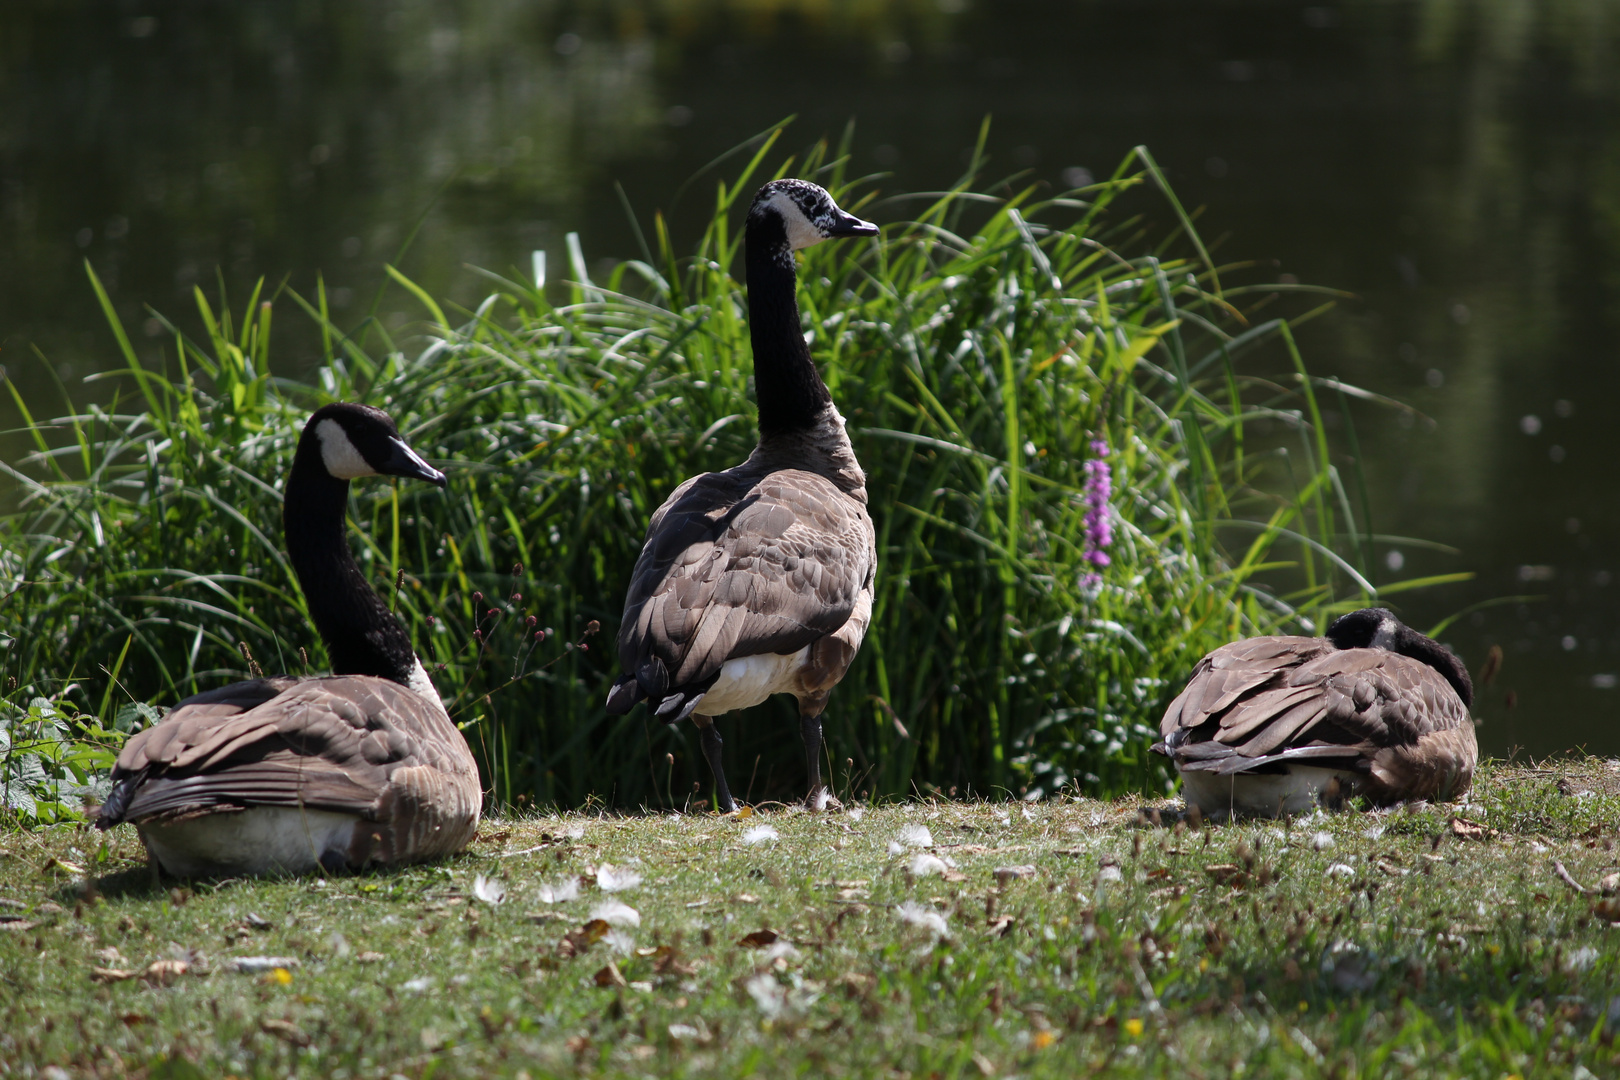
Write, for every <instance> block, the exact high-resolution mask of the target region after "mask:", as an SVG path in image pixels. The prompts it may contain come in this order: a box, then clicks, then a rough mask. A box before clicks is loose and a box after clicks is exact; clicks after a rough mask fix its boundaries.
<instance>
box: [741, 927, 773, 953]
mask: <svg viewBox="0 0 1620 1080" xmlns="http://www.w3.org/2000/svg"><path fill="white" fill-rule="evenodd" d="M781 936H782V935H781V934H778V933H777V932H776V931H775V930H755V931H754V932H753V933H752V934H745V935H743V937H742V938H741V939H740V940H738V942H737V944H739V945H741V946H743V947H744V948H747V949H763V948H764V947H765V946H767V945H770V944H772V943H774V942H775V941H776V939H777V938H779V937H781Z"/></svg>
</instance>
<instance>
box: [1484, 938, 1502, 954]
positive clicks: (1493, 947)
mask: <svg viewBox="0 0 1620 1080" xmlns="http://www.w3.org/2000/svg"><path fill="white" fill-rule="evenodd" d="M1485 951H1486V952H1488V953H1490V954H1491V955H1492V956H1497V955H1499V954H1500V953H1501V952H1502V946H1500V945H1498V944H1497V943H1496V942H1494V941H1493V942H1491V943H1490V944H1489V945H1487V946H1485Z"/></svg>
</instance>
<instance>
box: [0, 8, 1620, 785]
mask: <svg viewBox="0 0 1620 1080" xmlns="http://www.w3.org/2000/svg"><path fill="white" fill-rule="evenodd" d="M1617 46H1620V2H1616V0H1565V2H1564V3H1561V4H1557V5H1551V4H1549V5H1539V6H1538V5H1529V4H1523V3H1519V2H1516V0H1501V2H1497V0H1475V2H1472V3H1470V2H1468V0H1432V2H1423V3H1395V2H1357V0H1346V2H1343V3H1339V4H1326V5H1312V4H1303V3H1282V2H1260V0H1256V2H1233V0H1224V2H1206V3H1200V4H1186V3H1155V2H1149V0H1118V2H1095V3H1084V2H1072V3H1055V2H1033V0H1031V2H1020V0H994V2H992V0H912V2H909V3H896V4H890V5H884V4H879V3H857V2H854V0H749V2H747V3H743V2H741V0H736V2H733V3H725V2H719V0H715V2H696V3H681V2H678V0H667V2H662V3H652V2H638V0H621V2H618V3H614V4H611V5H609V4H565V3H544V2H542V3H535V2H531V0H523V2H519V0H506V2H502V0H482V2H479V3H472V2H466V3H451V2H426V0H424V2H417V3H411V2H392V3H388V2H382V0H296V2H293V0H274V2H271V0H258V2H253V0H233V2H224V0H219V2H213V3H209V2H203V0H192V2H184V3H183V2H174V3H155V2H154V3H146V4H141V3H134V2H125V0H120V2H110V0H94V2H92V0H81V2H73V0H49V2H47V0H8V2H7V3H5V4H3V5H0V252H3V253H4V258H3V259H0V349H3V351H0V363H3V364H4V365H5V366H6V368H7V370H8V371H9V374H10V377H11V378H12V379H14V380H16V381H17V382H18V383H19V384H20V385H21V386H22V387H23V389H24V391H25V393H26V394H28V395H30V396H31V397H34V398H43V396H44V395H46V394H47V393H54V391H52V390H51V389H50V385H51V380H50V372H51V371H52V370H54V371H55V372H56V374H57V375H59V376H60V377H61V378H62V379H63V380H64V382H65V383H66V385H67V386H68V387H69V389H70V390H71V391H72V392H74V393H75V394H83V393H90V392H94V388H93V387H92V388H84V387H82V386H81V384H80V380H81V379H82V378H83V376H84V375H85V374H87V373H89V372H91V371H94V370H95V369H96V368H97V367H99V366H105V365H108V364H109V363H110V362H111V360H112V358H113V344H112V342H111V340H110V338H109V336H108V334H107V332H106V330H105V327H104V324H103V322H102V320H101V319H100V317H99V315H98V314H97V312H96V310H95V307H94V304H93V300H92V297H91V294H90V292H89V290H88V288H87V286H86V284H85V279H84V275H83V272H82V261H83V259H85V258H86V257H88V258H89V259H90V261H91V262H92V263H93V264H94V265H95V267H96V268H97V270H98V271H99V272H100V273H101V274H102V275H103V277H104V279H105V280H106V282H107V283H108V285H109V287H110V288H111V290H112V294H113V296H114V298H115V301H116V303H117V305H118V307H119V309H120V310H121V311H122V312H123V313H124V315H125V318H126V320H127V321H128V324H129V325H131V326H132V327H134V328H135V329H136V331H137V333H136V337H137V341H138V342H139V343H141V344H142V345H143V347H148V348H151V349H154V350H155V349H156V348H157V344H156V342H153V341H150V340H149V339H147V338H145V337H143V336H142V332H141V328H142V327H143V324H144V323H145V320H146V314H145V313H144V311H143V309H142V304H144V303H150V304H151V305H153V306H154V307H156V308H158V309H160V310H163V311H165V312H166V313H171V314H175V315H181V316H183V317H189V314H190V311H191V307H190V300H189V294H190V291H191V289H192V287H193V286H194V285H196V284H202V285H204V287H205V288H208V289H210V290H211V289H212V283H213V281H214V278H215V273H216V268H218V270H219V272H220V273H221V274H222V275H223V278H224V280H225V282H226V283H227V285H228V286H229V287H230V289H231V290H232V292H233V294H234V295H236V296H238V297H241V296H243V295H245V292H246V289H247V288H248V287H249V286H250V284H251V282H252V280H253V279H255V278H256V277H258V276H259V275H267V276H269V277H270V278H271V279H272V280H273V281H274V280H279V279H280V278H281V277H282V276H283V275H291V281H292V283H293V285H294V286H295V287H299V288H301V289H308V288H310V287H311V286H312V285H313V281H314V276H315V273H316V271H317V270H320V271H321V272H323V273H324V274H325V277H326V281H327V283H328V285H329V287H331V288H332V289H333V295H334V300H335V303H336V304H337V305H338V306H339V308H340V312H339V313H340V315H343V316H347V317H350V318H357V317H358V316H359V314H360V313H361V312H362V311H364V310H365V308H366V307H367V306H368V305H369V303H370V298H371V296H372V293H373V290H375V288H376V286H377V284H378V282H379V280H380V278H381V273H380V266H381V264H382V263H383V262H384V261H385V260H391V259H393V258H394V256H395V254H396V252H397V251H398V249H399V248H400V245H401V244H402V242H403V241H404V239H405V237H406V236H407V234H409V233H410V231H411V230H412V228H413V227H414V226H415V225H416V223H417V222H418V220H420V223H421V227H420V232H419V233H418V235H417V237H416V240H415V243H414V245H413V246H412V247H411V249H410V251H409V253H408V255H407V256H406V257H405V259H404V268H405V269H406V271H407V272H408V273H410V274H412V275H413V276H415V277H416V278H417V279H418V280H420V281H422V282H423V283H424V284H425V285H426V286H427V287H428V288H429V289H430V290H431V291H432V292H434V293H436V294H439V295H450V296H454V297H457V298H459V299H461V300H463V301H470V300H473V299H475V298H476V296H477V295H479V291H480V290H479V286H478V284H477V279H476V278H475V277H474V276H473V275H472V274H471V272H469V271H468V270H466V269H465V267H466V266H467V265H469V264H470V265H479V266H485V267H490V268H493V269H497V270H505V269H507V268H509V267H525V268H526V267H527V266H528V265H529V259H530V252H532V251H534V250H536V249H540V250H545V251H547V252H549V253H550V255H551V258H552V260H553V261H554V265H555V264H556V260H559V259H561V258H562V257H563V251H564V247H563V237H564V234H565V233H567V232H568V231H571V230H577V231H579V232H580V233H581V234H582V238H583V243H584V247H585V250H586V251H587V252H588V253H589V254H590V255H591V256H592V257H602V256H610V255H618V256H625V255H631V254H634V252H635V247H634V244H635V240H634V237H633V234H632V232H631V231H630V229H629V228H628V226H627V225H626V218H625V214H624V211H623V208H622V206H621V203H620V200H619V196H618V194H617V193H616V192H615V189H614V187H613V182H614V181H616V180H617V181H619V182H620V183H621V184H622V186H623V189H624V192H625V195H626V197H627V198H628V199H629V201H630V202H631V204H632V205H633V206H634V207H636V209H637V210H638V212H640V213H642V214H643V216H645V215H647V214H648V213H650V211H651V210H652V209H653V208H655V207H663V208H665V209H670V207H671V201H672V199H673V194H674V192H675V190H676V189H677V188H678V186H679V184H680V183H681V181H682V180H684V179H685V178H687V177H688V176H690V175H691V174H692V173H693V172H694V171H696V170H697V169H699V168H700V167H702V166H703V165H704V164H705V163H706V162H708V161H710V160H711V159H712V158H714V157H715V156H716V155H717V154H719V153H721V152H723V151H725V150H726V149H728V148H730V147H732V146H734V145H736V144H737V143H738V142H740V141H741V140H743V139H745V138H746V137H748V136H749V135H751V134H753V133H754V132H756V131H758V130H760V129H762V128H765V127H766V126H768V125H769V124H771V123H773V122H775V121H777V120H779V119H780V118H782V117H783V116H785V115H787V114H789V113H796V114H797V115H798V116H799V120H798V122H797V123H796V124H795V126H794V127H793V128H792V129H791V132H790V136H789V139H788V143H789V144H793V145H803V144H805V143H808V142H810V141H812V140H813V139H814V138H816V137H817V136H819V135H821V134H823V133H832V134H835V135H836V134H837V133H838V132H839V131H841V130H842V128H843V126H844V124H845V123H846V122H847V121H848V120H850V119H851V118H854V119H855V120H856V121H857V124H858V132H859V141H858V143H857V147H858V153H857V162H856V163H857V165H859V166H860V167H862V168H863V169H871V170H879V169H887V170H891V171H892V172H893V173H894V177H895V179H894V181H893V186H895V187H907V188H928V187H933V186H937V185H940V184H942V183H945V182H948V181H949V180H950V179H952V178H953V177H954V176H955V175H956V174H957V173H958V171H959V170H960V167H961V165H962V162H963V159H964V154H965V151H966V150H967V148H968V147H969V146H970V145H971V144H972V142H973V139H974V136H975V134H976V132H977V129H978V126H979V124H980V121H981V120H982V118H983V117H984V116H985V115H986V114H991V115H993V117H994V126H993V134H992V138H991V144H990V146H991V151H992V153H993V154H994V158H995V165H996V168H998V169H1001V170H1003V171H1004V172H1011V171H1013V170H1015V169H1017V168H1029V169H1031V170H1033V171H1034V173H1035V175H1036V176H1037V177H1039V178H1043V179H1046V180H1049V181H1051V182H1053V183H1054V184H1056V183H1059V182H1061V181H1062V180H1063V179H1064V178H1065V176H1066V177H1067V178H1068V179H1069V180H1070V181H1073V180H1074V179H1075V178H1076V177H1078V176H1079V175H1080V173H1079V172H1078V170H1089V171H1091V172H1092V173H1103V172H1106V171H1108V170H1111V169H1112V168H1113V167H1114V166H1115V165H1116V164H1117V163H1118V162H1119V161H1120V159H1121V158H1122V157H1123V156H1124V155H1125V154H1126V152H1127V151H1128V150H1129V149H1130V148H1131V147H1132V146H1134V145H1136V144H1138V143H1146V144H1147V145H1149V146H1150V147H1151V148H1152V149H1153V151H1154V153H1155V155H1156V156H1157V157H1158V159H1159V160H1160V161H1161V162H1162V163H1163V164H1164V165H1165V166H1166V167H1167V168H1168V169H1169V170H1170V172H1171V175H1172V178H1173V181H1174V183H1175V184H1176V185H1177V186H1178V189H1179V190H1180V192H1181V194H1182V196H1183V198H1184V200H1185V201H1187V202H1189V203H1192V204H1204V205H1206V206H1207V211H1206V213H1205V216H1204V218H1203V228H1204V229H1205V231H1206V233H1207V235H1209V236H1211V237H1217V236H1220V237H1225V240H1224V243H1223V247H1222V254H1223V256H1227V257H1237V256H1239V255H1243V256H1252V257H1264V258H1274V259H1277V260H1279V261H1280V264H1281V268H1282V270H1284V271H1285V272H1288V273H1292V274H1294V275H1296V276H1297V277H1298V278H1300V279H1301V280H1303V281H1309V282H1315V283H1321V284H1329V285H1334V286H1339V287H1343V288H1346V289H1351V290H1354V291H1355V292H1356V293H1357V294H1358V296H1359V299H1358V300H1356V301H1354V302H1351V303H1348V304H1346V305H1344V306H1343V307H1342V308H1341V309H1339V310H1338V311H1336V312H1335V313H1333V314H1332V315H1330V316H1329V317H1327V318H1324V319H1321V320H1318V321H1317V322H1315V323H1313V324H1311V325H1310V326H1309V327H1307V328H1306V329H1305V330H1304V331H1303V334H1302V339H1303V345H1304V347H1305V349H1306V356H1307V359H1308V360H1309V362H1310V364H1311V366H1312V367H1313V369H1314V370H1315V371H1316V372H1317V373H1320V374H1326V375H1339V376H1342V377H1344V378H1345V379H1346V380H1348V381H1350V382H1353V383H1356V384H1359V385H1361V386H1365V387H1367V388H1370V389H1373V390H1376V391H1379V392H1381V393H1385V394H1390V395H1393V396H1395V397H1398V398H1401V399H1402V400H1405V401H1407V402H1410V403H1411V404H1413V405H1415V406H1416V407H1418V408H1419V409H1421V410H1422V412H1423V413H1424V414H1425V415H1426V416H1427V417H1430V418H1432V421H1433V423H1424V422H1415V423H1414V422H1410V421H1406V422H1404V423H1403V421H1402V420H1401V419H1400V418H1399V416H1398V415H1397V414H1395V413H1392V412H1389V411H1383V410H1378V409H1374V408H1367V409H1365V410H1362V411H1360V412H1358V413H1357V414H1356V419H1357V425H1358V429H1359V431H1360V435H1361V438H1362V441H1363V443H1364V444H1365V447H1364V448H1365V451H1366V458H1367V460H1366V471H1367V477H1368V481H1369V484H1370V485H1371V490H1372V504H1373V506H1374V518H1375V520H1374V526H1375V528H1376V530H1377V531H1378V532H1379V533H1383V534H1388V535H1391V536H1407V537H1422V538H1425V539H1427V540H1432V541H1437V542H1439V543H1441V544H1444V545H1448V546H1449V547H1450V548H1452V549H1454V552H1446V551H1439V550H1433V549H1430V548H1425V547H1421V546H1418V545H1415V544H1412V543H1408V542H1404V541H1389V542H1385V543H1383V544H1382V545H1381V546H1380V551H1379V558H1380V561H1381V564H1382V566H1383V572H1384V575H1385V576H1384V579H1385V580H1393V579H1394V578H1395V577H1397V576H1400V577H1405V576H1411V575H1413V574H1416V573H1431V572H1433V573H1440V572H1448V571H1456V570H1472V571H1475V572H1476V573H1477V577H1476V579H1475V580H1474V581H1472V582H1469V583H1467V584H1462V585H1452V586H1447V587H1444V588H1440V589H1435V590H1433V591H1430V592H1428V593H1425V594H1422V595H1413V596H1411V597H1402V598H1401V599H1403V600H1405V601H1406V602H1405V605H1404V608H1403V611H1404V613H1405V614H1406V615H1407V616H1408V617H1409V619H1410V621H1411V622H1413V623H1414V624H1415V625H1418V626H1427V625H1430V624H1432V623H1433V622H1435V621H1436V620H1438V619H1440V618H1442V617H1444V616H1446V615H1448V614H1451V613H1453V612H1456V611H1459V610H1462V609H1466V608H1468V607H1470V606H1471V605H1475V604H1478V603H1480V602H1482V601H1487V600H1490V599H1492V598H1499V597H1511V596H1520V595H1524V596H1533V597H1535V598H1536V599H1534V600H1532V601H1524V602H1511V603H1505V604H1501V605H1499V606H1495V607H1488V608H1483V609H1481V610H1477V611H1475V612H1473V613H1471V614H1468V615H1465V616H1464V617H1463V618H1462V619H1460V620H1459V621H1458V622H1457V623H1456V624H1455V626H1454V627H1453V628H1452V629H1451V630H1450V631H1449V632H1448V633H1447V635H1446V637H1447V640H1448V641H1450V642H1451V643H1452V644H1453V645H1455V646H1456V647H1457V648H1458V649H1459V650H1460V651H1461V652H1462V653H1463V654H1464V655H1465V656H1466V657H1467V658H1468V659H1469V661H1470V663H1471V664H1472V665H1473V666H1475V667H1477V666H1478V663H1479V661H1480V660H1481V659H1482V657H1483V655H1484V652H1485V650H1486V649H1487V648H1488V647H1489V646H1490V645H1492V644H1500V645H1501V646H1502V647H1503V649H1504V650H1505V652H1506V657H1507V662H1506V666H1505V669H1504V673H1503V679H1502V681H1501V682H1499V683H1498V685H1497V686H1496V687H1495V688H1494V689H1493V690H1491V691H1490V692H1488V693H1486V694H1485V695H1483V700H1482V702H1481V707H1480V709H1479V712H1480V713H1481V715H1482V716H1483V717H1484V718H1485V726H1484V727H1483V728H1482V729H1481V739H1482V742H1483V743H1484V744H1485V746H1486V747H1487V748H1488V749H1490V750H1492V751H1495V752H1498V753H1500V752H1505V751H1506V750H1508V749H1509V748H1511V747H1514V746H1518V747H1523V748H1525V749H1528V750H1530V751H1532V752H1535V753H1547V752H1554V751H1560V750H1564V749H1566V748H1570V747H1574V746H1582V745H1584V746H1585V747H1587V748H1589V749H1591V750H1593V751H1598V752H1604V753H1611V754H1612V753H1620V723H1617V720H1616V714H1617V711H1620V709H1617V707H1620V687H1617V676H1620V583H1616V582H1615V580H1614V575H1615V573H1616V572H1617V571H1620V566H1617V565H1616V564H1617V558H1616V555H1617V553H1620V500H1617V499H1616V494H1617V492H1620V455H1617V453H1616V449H1617V442H1616V435H1615V426H1614V425H1615V419H1614V415H1613V413H1614V404H1613V403H1614V401H1615V400H1616V395H1617V391H1620V364H1617V363H1616V361H1617V359H1620V356H1617V348H1616V345H1615V340H1616V334H1615V331H1616V323H1617V321H1620V124H1617V120H1620V58H1617V55H1616V53H1617ZM708 190H709V187H708V186H707V185H706V184H700V185H697V186H695V187H694V188H693V189H691V193H689V194H688V195H687V196H686V200H685V204H684V206H685V209H686V210H687V213H688V217H687V220H688V221H691V220H695V219H696V218H698V217H700V216H701V205H700V204H701V201H702V200H703V199H705V198H706V197H707V192H708ZM681 210H682V206H675V207H674V211H675V214H676V221H677V225H678V224H679V222H680V220H681V218H680V214H681ZM394 306H398V307H400V308H402V309H403V308H404V306H405V305H404V304H403V303H402V302H400V301H399V300H397V299H393V298H391V299H390V300H389V301H388V302H387V303H385V305H384V308H383V311H384V315H385V318H387V319H390V320H398V321H403V320H404V319H406V318H407V317H411V318H414V317H415V316H414V315H410V316H407V315H406V313H405V312H404V311H403V310H401V311H400V312H398V313H395V312H394V311H393V307H394ZM291 322H293V319H292V318H291V317H290V313H289V317H288V318H286V319H283V320H281V328H278V335H279V334H281V332H282V329H284V328H286V327H287V324H289V323H291ZM150 325H151V326H152V327H153V329H154V331H155V324H150ZM281 345H282V350H281V363H282V364H283V365H284V366H285V368H286V369H287V370H288V371H296V370H298V369H299V368H300V367H301V366H303V365H307V364H308V362H309V361H310V360H311V359H313V355H314V354H313V344H312V343H310V342H308V341H301V340H300V339H299V338H298V336H297V333H296V331H293V332H292V333H291V335H290V336H289V337H287V338H285V339H283V341H282V343H281ZM36 347H37V349H38V350H39V352H40V354H42V355H43V356H44V357H45V358H47V359H46V360H44V361H42V360H40V359H38V358H37V357H36V356H35V355H34V353H33V350H34V349H35V348H36ZM15 420H16V415H15V413H14V411H12V410H11V406H10V404H9V401H7V402H5V403H4V404H0V426H4V427H7V428H9V427H12V426H14V424H15ZM0 446H6V447H10V448H12V452H15V447H16V443H15V441H6V442H3V443H0ZM1508 690H1511V691H1513V694H1514V697H1515V698H1516V704H1515V705H1513V706H1512V707H1510V706H1509V699H1508V695H1507V693H1506V691H1508Z"/></svg>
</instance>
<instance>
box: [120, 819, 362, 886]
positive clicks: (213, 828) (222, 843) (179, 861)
mask: <svg viewBox="0 0 1620 1080" xmlns="http://www.w3.org/2000/svg"><path fill="white" fill-rule="evenodd" d="M359 820H360V818H359V817H358V816H357V815H355V814H342V813H338V812H336V811H332V810H301V809H299V808H297V807H287V806H254V807H249V808H248V809H246V810H237V811H229V812H222V813H217V814H205V815H202V816H200V817H194V818H189V819H187V820H185V821H177V822H171V823H161V822H156V821H151V822H146V823H143V824H141V825H139V826H138V828H139V830H140V834H141V840H142V841H143V842H144V843H145V844H146V850H147V851H148V852H150V853H151V855H152V856H153V857H154V858H156V859H157V861H158V862H160V863H162V864H163V869H165V870H167V871H168V872H169V873H171V874H173V875H174V876H175V877H213V876H218V875H221V874H253V875H260V876H262V875H267V874H268V875H275V874H304V873H308V872H310V871H312V870H317V869H319V868H320V865H321V856H322V855H323V854H325V853H326V852H329V851H330V852H333V853H335V854H336V855H338V856H339V857H341V858H343V859H347V858H348V853H349V843H350V841H351V840H353V838H354V826H355V823H356V822H357V821H359Z"/></svg>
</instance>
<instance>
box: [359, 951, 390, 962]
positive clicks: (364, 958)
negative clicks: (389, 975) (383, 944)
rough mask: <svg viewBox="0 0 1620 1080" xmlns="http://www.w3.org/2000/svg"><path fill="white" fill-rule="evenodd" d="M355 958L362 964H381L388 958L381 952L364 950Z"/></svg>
mask: <svg viewBox="0 0 1620 1080" xmlns="http://www.w3.org/2000/svg"><path fill="white" fill-rule="evenodd" d="M355 959H356V960H358V961H359V962H360V963H362V964H380V963H382V962H383V961H384V960H385V959H387V957H385V956H383V954H382V953H380V952H363V953H361V954H360V955H359V956H357V957H355Z"/></svg>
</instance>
